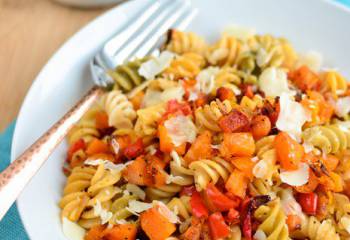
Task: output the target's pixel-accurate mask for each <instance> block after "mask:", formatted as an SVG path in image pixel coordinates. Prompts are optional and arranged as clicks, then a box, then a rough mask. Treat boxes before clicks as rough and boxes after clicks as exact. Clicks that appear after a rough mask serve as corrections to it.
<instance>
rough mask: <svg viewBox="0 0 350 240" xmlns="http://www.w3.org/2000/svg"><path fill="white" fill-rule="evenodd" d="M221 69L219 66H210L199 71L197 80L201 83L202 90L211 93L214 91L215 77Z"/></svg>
mask: <svg viewBox="0 0 350 240" xmlns="http://www.w3.org/2000/svg"><path fill="white" fill-rule="evenodd" d="M219 71H220V69H219V68H218V67H208V68H206V69H204V70H202V71H200V72H199V73H198V75H197V77H196V80H197V82H198V83H199V89H200V91H201V92H203V93H205V94H209V93H211V92H212V91H213V89H214V87H215V77H216V75H217V74H218V73H219Z"/></svg>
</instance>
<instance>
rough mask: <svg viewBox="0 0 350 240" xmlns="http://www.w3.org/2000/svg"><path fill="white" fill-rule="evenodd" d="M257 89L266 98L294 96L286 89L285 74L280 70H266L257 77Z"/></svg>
mask: <svg viewBox="0 0 350 240" xmlns="http://www.w3.org/2000/svg"><path fill="white" fill-rule="evenodd" d="M258 83H259V88H260V90H262V91H263V92H264V93H265V95H266V96H267V97H277V96H281V95H282V94H283V93H289V94H294V91H292V90H290V89H289V87H288V80H287V74H286V72H285V71H283V70H282V69H281V68H275V67H270V68H266V69H265V70H264V71H263V72H262V73H261V75H260V77H259V82H258Z"/></svg>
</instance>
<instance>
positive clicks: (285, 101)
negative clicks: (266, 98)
mask: <svg viewBox="0 0 350 240" xmlns="http://www.w3.org/2000/svg"><path fill="white" fill-rule="evenodd" d="M309 119H310V115H309V114H308V112H307V111H306V110H305V109H304V107H303V106H302V105H301V104H300V103H298V102H296V101H294V100H293V99H291V97H290V95H289V94H287V93H283V94H282V95H281V97H280V113H279V115H278V119H277V122H276V127H277V128H278V129H279V130H280V131H284V132H287V133H288V134H289V135H290V136H291V137H292V138H294V139H295V140H297V141H299V140H300V137H301V132H302V126H303V125H304V123H305V122H306V121H308V120H309Z"/></svg>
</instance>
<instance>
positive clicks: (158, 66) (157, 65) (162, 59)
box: [139, 51, 175, 80]
mask: <svg viewBox="0 0 350 240" xmlns="http://www.w3.org/2000/svg"><path fill="white" fill-rule="evenodd" d="M174 57H175V54H174V53H172V52H169V51H163V52H162V53H161V54H160V55H159V57H156V58H153V59H151V60H148V61H147V62H144V63H142V64H141V66H140V68H139V74H140V75H141V76H143V77H145V78H146V79H147V80H150V79H154V77H155V76H156V75H157V74H159V73H161V72H162V71H163V70H165V69H166V68H167V67H169V66H170V63H171V61H172V60H173V58H174Z"/></svg>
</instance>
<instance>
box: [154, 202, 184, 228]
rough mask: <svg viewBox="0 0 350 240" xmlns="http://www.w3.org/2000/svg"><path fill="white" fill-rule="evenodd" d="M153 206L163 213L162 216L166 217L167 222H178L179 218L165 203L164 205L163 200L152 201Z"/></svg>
mask: <svg viewBox="0 0 350 240" xmlns="http://www.w3.org/2000/svg"><path fill="white" fill-rule="evenodd" d="M153 206H154V207H155V208H156V209H157V210H158V212H159V213H160V214H162V215H163V217H165V218H167V219H168V221H169V222H171V223H179V222H180V219H179V218H178V216H177V215H176V214H175V213H174V212H173V211H171V210H170V209H169V208H168V207H167V205H165V204H164V203H163V202H160V201H156V200H155V201H153Z"/></svg>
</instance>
